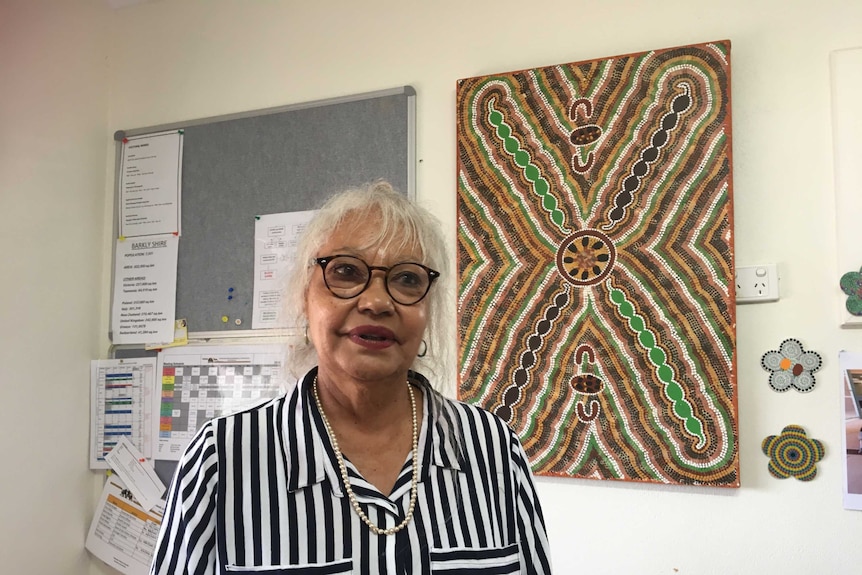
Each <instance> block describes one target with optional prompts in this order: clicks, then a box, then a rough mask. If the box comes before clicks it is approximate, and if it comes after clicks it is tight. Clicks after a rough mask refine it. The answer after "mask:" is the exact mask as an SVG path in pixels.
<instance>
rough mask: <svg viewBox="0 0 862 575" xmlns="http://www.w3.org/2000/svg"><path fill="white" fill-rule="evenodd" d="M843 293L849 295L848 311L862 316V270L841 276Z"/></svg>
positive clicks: (846, 305)
mask: <svg viewBox="0 0 862 575" xmlns="http://www.w3.org/2000/svg"><path fill="white" fill-rule="evenodd" d="M841 291H843V292H844V293H846V294H847V303H846V304H845V307H846V308H847V311H848V312H850V313H851V314H852V315H860V316H862V269H860V270H859V271H858V272H847V273H846V274H844V275H843V276H841Z"/></svg>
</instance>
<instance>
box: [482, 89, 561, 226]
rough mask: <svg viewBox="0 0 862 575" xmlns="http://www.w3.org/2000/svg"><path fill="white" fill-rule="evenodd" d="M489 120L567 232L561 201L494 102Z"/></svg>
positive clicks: (506, 148) (516, 162) (546, 208)
mask: <svg viewBox="0 0 862 575" xmlns="http://www.w3.org/2000/svg"><path fill="white" fill-rule="evenodd" d="M488 110H489V113H488V122H490V124H491V125H492V126H494V128H495V129H496V133H497V137H498V138H500V141H501V142H503V149H504V150H506V152H507V153H508V154H509V155H510V156H512V159H513V160H514V162H515V165H516V166H518V167H519V168H521V170H522V171H523V173H524V178H526V180H527V181H528V182H530V185H531V186H532V187H533V191H534V192H535V193H536V195H538V196H539V197H540V198H541V199H542V207H543V208H545V210H546V211H547V212H548V214H549V215H550V217H551V221H552V222H554V223H555V224H556V225H557V226H558V227H559V228H560V229H561V230H562V231H564V232H565V229H564V225H565V223H566V215H565V214H564V213H563V212H562V211H561V210H560V209H558V207H557V206H559V201H558V200H557V198H555V197H554V196H553V195H551V193H550V190H551V186H550V184H549V183H548V180H546V179H545V178H544V176H542V173H541V171H540V170H539V166H537V165H536V164H534V163H533V162H532V160H531V159H530V153H529V152H527V151H526V150H522V149H521V145H520V144H519V143H518V140H517V139H516V138H513V137H512V128H511V126H509V125H508V124H506V121H505V119H504V118H503V114H501V113H500V112H499V111H498V110H496V109H494V105H493V104H489V105H488Z"/></svg>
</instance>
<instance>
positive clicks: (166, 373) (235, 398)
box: [153, 344, 285, 461]
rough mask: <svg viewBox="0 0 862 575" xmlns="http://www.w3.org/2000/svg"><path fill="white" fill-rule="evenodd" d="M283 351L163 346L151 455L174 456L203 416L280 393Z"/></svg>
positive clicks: (268, 347) (237, 408) (252, 347)
mask: <svg viewBox="0 0 862 575" xmlns="http://www.w3.org/2000/svg"><path fill="white" fill-rule="evenodd" d="M284 354H285V347H284V346H281V345H275V344H257V345H242V346H240V345H236V346H230V345H228V346H225V345H221V346H187V347H182V348H173V349H166V350H164V351H162V352H161V353H160V354H159V363H158V367H157V372H158V374H159V378H160V381H159V383H160V384H159V386H158V392H157V394H156V395H157V398H156V401H157V402H158V411H159V416H158V418H156V424H155V425H156V427H155V430H154V437H155V438H156V441H155V443H154V454H153V457H154V458H155V459H162V460H170V461H177V460H179V458H180V456H181V455H182V453H183V450H185V448H186V446H187V445H188V443H189V441H191V439H192V438H193V437H194V435H195V433H197V431H198V430H199V429H200V428H201V426H202V425H203V424H204V423H205V422H206V421H208V420H210V419H212V418H214V417H221V416H223V415H229V414H231V413H236V412H237V411H240V410H242V409H246V408H248V407H252V406H254V405H256V404H258V403H261V402H263V401H267V400H269V399H271V398H274V397H277V396H279V395H281V394H282V393H283V392H284V380H283V364H284Z"/></svg>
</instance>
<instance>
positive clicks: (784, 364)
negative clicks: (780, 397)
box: [760, 338, 823, 392]
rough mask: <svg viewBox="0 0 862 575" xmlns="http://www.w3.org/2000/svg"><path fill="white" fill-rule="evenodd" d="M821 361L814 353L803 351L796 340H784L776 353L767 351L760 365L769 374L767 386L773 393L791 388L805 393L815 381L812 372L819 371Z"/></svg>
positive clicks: (817, 354)
mask: <svg viewBox="0 0 862 575" xmlns="http://www.w3.org/2000/svg"><path fill="white" fill-rule="evenodd" d="M822 363H823V360H822V359H821V358H820V354H819V353H817V352H814V351H805V350H804V349H803V348H802V344H801V343H800V342H799V340H797V339H792V338H791V339H785V340H784V341H782V342H781V347H780V348H779V349H778V351H775V350H772V351H767V352H766V353H764V354H763V357H762V358H761V359H760V365H762V366H763V369H765V370H766V371H771V372H772V373H770V374H769V386H770V387H771V388H772V389H774V390H775V391H787V390H788V389H790V388H791V387H793V388H796V390H797V391H802V392H807V391H811V390H812V389H813V388H814V384H815V383H817V381H816V380H815V379H814V372H815V371H817V370H818V369H820V366H821V364H822Z"/></svg>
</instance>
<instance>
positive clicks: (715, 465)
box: [457, 41, 739, 486]
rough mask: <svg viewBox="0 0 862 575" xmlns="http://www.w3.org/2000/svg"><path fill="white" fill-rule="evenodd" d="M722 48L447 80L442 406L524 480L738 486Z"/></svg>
mask: <svg viewBox="0 0 862 575" xmlns="http://www.w3.org/2000/svg"><path fill="white" fill-rule="evenodd" d="M729 71H730V43H729V42H726V41H724V42H713V43H708V44H698V45H693V46H683V47H679V48H672V49H667V50H654V51H650V52H643V53H639V54H632V55H626V56H619V57H613V58H604V59H600V60H592V61H587V62H578V63H574V64H563V65H559V66H548V67H544V68H534V69H531V70H522V71H518V72H512V73H504V74H495V75H489V76H481V77H476V78H468V79H464V80H460V81H459V82H458V87H457V133H458V224H459V225H458V281H459V292H458V337H459V350H458V353H459V355H458V360H459V364H458V369H459V371H458V379H459V381H458V385H459V389H458V394H459V397H460V398H461V399H462V400H464V401H466V402H469V403H473V404H476V405H480V406H482V407H484V408H486V409H488V410H489V411H491V412H492V413H494V414H496V415H497V416H498V417H500V418H502V419H503V420H505V421H506V422H507V423H508V424H509V425H510V426H511V427H512V429H513V430H514V431H515V432H516V433H518V435H519V437H520V438H521V442H522V444H523V446H524V450H525V451H526V453H527V456H528V458H529V459H530V463H531V465H532V467H533V470H534V471H535V472H536V473H537V474H540V475H556V476H563V477H588V478H595V479H619V480H626V481H647V482H655V483H676V484H687V485H720V486H738V485H739V473H738V471H739V456H738V440H737V408H736V405H737V392H736V377H735V369H734V361H735V345H736V334H735V317H734V313H735V300H734V291H733V276H734V274H733V265H732V262H733V225H732V224H733V218H732V177H731V163H730V158H731V153H730V152H731V149H730V139H731V133H730V129H731V117H730V90H729V81H728V76H729Z"/></svg>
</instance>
